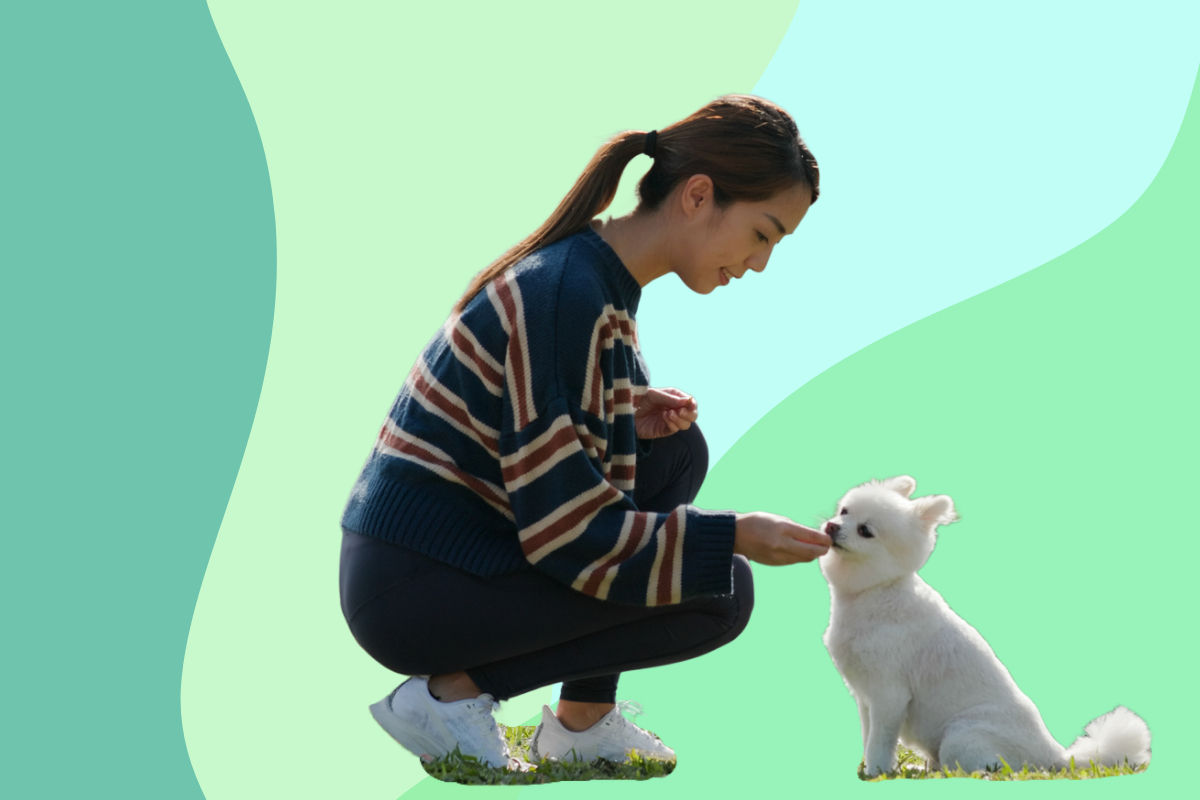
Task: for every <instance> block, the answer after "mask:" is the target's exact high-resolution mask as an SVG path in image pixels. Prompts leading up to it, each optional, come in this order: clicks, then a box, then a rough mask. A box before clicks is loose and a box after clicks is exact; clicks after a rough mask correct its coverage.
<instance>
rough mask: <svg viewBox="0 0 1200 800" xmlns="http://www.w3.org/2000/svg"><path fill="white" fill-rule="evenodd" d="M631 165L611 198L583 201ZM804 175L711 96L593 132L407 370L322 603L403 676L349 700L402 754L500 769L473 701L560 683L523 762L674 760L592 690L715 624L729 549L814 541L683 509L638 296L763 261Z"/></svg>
mask: <svg viewBox="0 0 1200 800" xmlns="http://www.w3.org/2000/svg"><path fill="white" fill-rule="evenodd" d="M641 153H646V154H648V155H650V156H651V157H652V158H653V159H654V163H653V166H652V167H651V168H650V170H649V172H647V173H646V175H645V176H644V177H643V178H642V180H641V181H640V182H639V184H638V195H639V204H638V206H637V209H636V210H635V211H634V212H633V213H631V214H629V215H628V216H625V217H622V218H618V219H611V218H610V219H609V220H608V221H607V222H604V223H601V222H600V221H598V220H594V219H593V218H594V217H595V216H596V215H597V214H599V213H600V212H601V211H602V210H603V209H605V208H606V207H607V206H608V204H609V203H610V202H611V201H612V198H613V195H614V194H615V192H616V189H617V185H618V182H619V181H620V177H621V172H622V171H623V169H624V168H625V165H626V164H628V163H629V161H630V160H632V159H633V158H634V157H635V156H637V155H639V154H641ZM818 188H819V173H818V170H817V163H816V161H815V160H814V159H813V157H812V154H811V153H810V152H809V151H808V149H807V148H806V147H805V145H804V143H803V141H802V140H801V139H800V136H799V134H798V132H797V130H796V126H795V123H794V122H793V121H792V120H791V118H790V117H789V116H788V115H787V114H786V112H784V111H783V110H782V109H780V108H778V107H777V106H775V105H774V104H772V103H770V102H768V101H766V100H762V99H760V98H756V97H752V96H746V95H728V96H725V97H721V98H719V99H717V100H716V101H714V102H712V103H710V104H708V105H707V106H705V107H704V108H702V109H700V110H699V111H697V112H696V113H694V114H692V115H691V116H689V117H687V118H686V119H684V120H681V121H680V122H677V123H675V124H674V125H671V126H670V127H667V128H664V129H663V130H662V131H650V132H649V133H644V132H634V131H628V132H625V133H622V134H618V135H617V136H615V137H614V138H613V139H611V140H610V141H609V142H608V143H606V144H605V145H604V146H603V147H601V149H600V150H599V152H597V154H596V155H595V157H594V158H593V159H592V161H591V163H589V164H588V166H587V169H586V170H585V171H584V173H583V175H582V176H581V177H580V178H579V180H578V181H577V182H576V184H575V186H574V187H572V189H571V191H570V193H569V194H568V195H567V196H566V198H565V199H564V200H563V201H562V203H561V204H560V205H559V207H558V208H557V209H556V210H555V212H554V214H553V215H552V216H551V217H550V219H549V220H547V221H546V222H545V224H543V225H542V226H541V227H540V228H539V229H538V230H537V231H535V232H534V233H533V234H532V235H531V236H530V237H529V238H527V239H525V240H524V241H522V242H521V243H519V244H518V245H516V246H515V247H514V248H512V249H511V250H510V251H509V252H507V253H506V254H505V255H504V256H502V257H501V258H500V259H499V260H497V261H496V262H495V263H494V264H492V265H491V266H490V267H488V268H487V269H486V270H484V271H483V272H481V273H480V274H479V275H478V276H476V278H475V279H474V281H473V282H472V284H471V285H470V287H469V288H468V289H467V292H466V293H465V294H464V296H463V298H462V299H461V300H460V302H459V303H458V305H457V306H456V308H455V309H454V312H453V313H452V314H451V316H450V318H449V319H448V320H447V322H446V323H445V325H444V326H443V327H442V329H441V330H440V331H439V332H438V333H437V334H436V335H435V337H434V338H433V340H432V341H431V342H430V343H429V345H428V346H427V347H426V349H425V351H424V353H423V354H422V355H421V357H420V358H419V359H418V361H417V363H416V365H415V366H414V367H413V369H412V371H411V372H410V373H409V376H408V379H407V380H406V382H405V384H404V387H403V388H402V389H401V391H400V395H399V397H398V398H397V400H396V402H395V404H394V405H393V407H392V410H391V413H390V414H389V416H388V419H387V420H386V421H385V423H384V426H383V429H382V430H381V431H380V435H379V439H378V441H377V442H376V445H375V449H374V450H373V452H372V453H371V456H370V458H369V459H368V461H367V463H366V466H365V467H364V469H363V472H362V475H361V477H360V478H359V480H358V483H357V484H356V485H355V487H354V490H353V492H352V494H351V497H350V502H349V505H348V506H347V508H346V512H345V515H344V516H343V519H342V527H343V530H344V533H343V544H342V560H341V595H342V610H343V613H344V614H345V616H346V619H347V621H348V623H349V625H350V628H351V631H352V632H353V634H354V636H355V638H356V639H357V640H358V642H359V643H360V644H361V645H362V646H363V648H364V649H366V650H367V652H368V653H370V654H371V655H372V656H373V657H374V658H375V659H376V660H378V661H379V662H380V663H381V664H383V665H385V666H387V667H388V668H390V669H392V670H394V671H396V672H399V673H401V674H405V675H411V676H413V677H412V678H410V679H409V680H407V681H405V682H404V683H403V684H401V685H400V686H399V687H398V688H397V689H396V690H395V691H394V692H393V693H392V694H390V695H389V696H388V697H386V698H384V699H383V700H381V701H379V702H378V703H376V704H375V705H373V706H372V707H371V711H372V713H373V714H374V716H375V718H376V720H377V721H378V722H379V723H380V724H381V725H382V726H383V727H384V728H385V729H386V730H387V731H388V732H389V733H390V734H391V735H392V736H393V737H394V738H395V739H396V740H397V741H398V742H400V744H402V745H403V746H404V747H406V748H407V749H409V750H410V751H412V752H414V753H415V754H417V755H429V756H440V755H444V754H446V753H448V752H451V751H452V750H453V749H454V748H455V747H457V748H459V749H460V751H461V752H463V753H464V754H469V755H474V756H476V757H478V758H480V759H481V760H483V761H486V762H487V763H489V764H492V765H493V766H509V767H517V766H520V765H517V764H514V763H513V761H512V760H511V759H510V756H509V753H508V750H507V747H506V745H505V742H504V739H503V736H502V735H501V733H500V730H499V728H498V726H497V724H496V722H495V720H494V719H493V717H492V710H493V707H494V704H495V701H496V700H502V699H506V698H508V697H512V696H515V695H518V694H521V693H524V692H527V691H530V690H532V689H534V688H537V687H539V686H546V685H549V684H553V683H558V682H562V684H563V686H562V692H561V699H560V702H559V705H558V709H557V712H556V713H555V712H551V711H550V709H549V708H544V709H543V715H542V724H541V725H539V726H538V729H537V731H536V733H535V736H534V739H533V747H532V749H533V752H534V755H535V757H538V758H564V757H577V758H582V759H586V760H591V759H594V758H598V757H604V758H609V759H617V760H620V759H624V758H625V757H626V755H627V753H628V752H630V751H631V750H636V751H638V752H639V753H640V754H641V755H642V756H644V757H657V758H666V759H673V758H674V752H673V751H671V750H670V748H668V747H667V746H666V745H664V744H663V743H662V742H661V741H659V740H658V739H657V738H656V737H654V736H652V735H650V734H649V733H647V732H646V731H643V730H642V729H641V728H639V727H637V726H636V725H633V724H632V723H631V722H629V721H627V720H626V719H625V718H624V717H622V716H621V715H620V713H619V712H618V711H617V710H616V708H615V700H616V687H617V678H618V676H619V674H620V672H622V671H624V670H628V669H637V668H643V667H649V666H656V665H661V664H668V663H674V662H677V661H681V660H684V659H687V658H692V657H694V656H697V655H700V654H701V653H704V652H708V651H710V650H712V649H714V648H716V647H719V646H720V645H722V644H725V643H726V642H729V641H731V640H732V639H733V638H735V637H736V636H737V635H738V634H739V633H740V632H741V631H742V629H743V628H744V627H745V625H746V622H747V621H748V619H749V614H750V610H751V607H752V605H753V591H752V584H751V573H750V569H749V565H748V563H747V562H746V559H747V558H749V559H751V560H754V561H758V562H761V563H764V564H791V563H796V562H802V561H811V560H813V559H814V558H816V557H818V556H820V555H821V554H822V553H824V552H825V550H826V549H827V548H828V546H829V539H828V537H827V536H826V535H825V534H824V533H822V532H819V531H816V530H813V529H811V528H806V527H804V526H801V525H798V524H796V523H794V522H792V521H791V520H788V519H786V518H784V517H781V516H778V515H774V514H766V513H750V514H734V513H730V512H710V511H703V510H700V509H697V508H694V507H692V506H691V505H689V504H690V503H691V502H692V500H693V499H694V498H695V496H696V494H697V492H698V491H699V488H700V483H701V481H702V480H703V477H704V472H705V470H706V469H707V459H708V456H707V449H706V448H705V445H704V439H703V437H702V436H701V434H700V431H699V428H698V427H697V426H696V425H695V424H694V423H695V420H696V417H697V406H696V402H695V400H694V399H693V398H691V397H690V396H688V395H687V394H685V393H683V392H680V391H678V390H675V389H651V388H648V381H647V378H646V371H645V365H644V364H643V362H642V359H641V355H640V352H639V350H638V344H637V328H636V324H635V314H636V311H637V304H638V299H639V297H640V294H641V288H642V287H643V286H645V285H646V284H648V283H649V282H650V281H652V280H654V279H656V278H658V277H660V276H662V275H665V274H667V273H668V272H673V273H675V274H676V275H678V276H679V278H680V279H682V280H683V282H684V283H685V284H686V285H687V286H688V287H689V288H691V289H692V290H693V291H696V292H699V293H701V294H707V293H708V292H711V291H712V290H713V289H714V288H716V287H717V286H724V285H726V284H728V283H729V282H730V280H732V279H734V278H740V277H742V275H743V274H744V273H745V272H746V270H750V269H753V270H756V271H762V270H763V269H764V268H765V267H766V265H767V260H768V258H769V257H770V255H771V250H772V248H773V247H774V246H775V244H777V243H778V242H779V240H780V239H781V238H782V237H783V236H785V235H787V234H790V233H792V232H793V231H794V230H795V229H796V226H797V225H799V224H800V221H801V219H803V217H804V215H805V213H806V212H807V211H808V208H809V206H810V205H811V204H812V203H813V202H815V201H816V199H817V195H818Z"/></svg>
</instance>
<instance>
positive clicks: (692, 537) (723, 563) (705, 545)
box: [681, 506, 737, 600]
mask: <svg viewBox="0 0 1200 800" xmlns="http://www.w3.org/2000/svg"><path fill="white" fill-rule="evenodd" d="M687 525H688V532H687V536H685V537H684V539H683V586H682V587H681V588H682V591H681V594H682V596H683V599H685V600H686V599H688V598H690V597H695V596H697V595H730V594H733V534H734V530H735V529H736V525H737V515H736V514H734V513H733V512H730V511H703V510H701V509H698V508H694V507H691V506H689V507H688V520H687Z"/></svg>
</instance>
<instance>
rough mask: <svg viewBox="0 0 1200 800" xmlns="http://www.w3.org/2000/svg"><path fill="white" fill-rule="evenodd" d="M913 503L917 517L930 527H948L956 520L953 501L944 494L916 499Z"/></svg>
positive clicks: (956, 515)
mask: <svg viewBox="0 0 1200 800" xmlns="http://www.w3.org/2000/svg"><path fill="white" fill-rule="evenodd" d="M913 502H914V503H916V505H917V516H919V517H920V518H921V519H922V520H923V521H924V522H927V523H929V524H930V525H948V524H949V523H951V522H954V521H955V520H956V519H958V514H957V513H955V511H954V501H953V500H951V499H950V498H949V497H947V496H946V495H944V494H931V495H929V496H928V497H918V498H917V499H916V500H914V501H913Z"/></svg>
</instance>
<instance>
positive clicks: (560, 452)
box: [500, 414, 582, 492]
mask: <svg viewBox="0 0 1200 800" xmlns="http://www.w3.org/2000/svg"><path fill="white" fill-rule="evenodd" d="M570 427H573V426H572V424H571V418H570V417H568V416H567V415H566V414H560V415H559V416H558V417H556V418H555V420H554V423H553V424H552V425H551V426H550V430H548V431H546V432H545V433H543V434H542V435H541V436H538V437H537V438H536V439H534V440H533V441H532V442H530V443H529V444H527V445H525V446H524V447H522V448H521V449H520V450H517V451H516V452H515V453H511V454H506V455H504V456H502V457H501V459H500V467H501V469H507V468H508V467H511V466H515V465H518V464H520V463H521V462H522V461H524V460H525V459H527V458H529V457H530V456H532V455H533V453H535V452H536V451H537V449H538V448H539V447H542V446H543V445H545V444H546V443H547V442H548V441H550V439H551V438H553V437H554V436H555V435H556V434H557V433H558V432H559V431H561V430H562V429H563V428H570ZM581 449H582V448H581V446H580V443H579V440H578V439H577V438H575V437H574V436H572V437H571V438H570V440H568V441H566V442H564V443H563V445H562V446H561V447H559V448H558V449H557V450H555V451H553V452H552V453H550V455H548V456H546V457H545V460H543V461H542V462H540V463H539V464H538V465H537V466H536V467H534V468H533V469H531V470H529V471H528V472H526V473H525V474H524V475H521V476H519V477H517V478H514V479H513V480H512V481H510V482H507V483H506V486H507V487H508V490H509V491H510V492H515V491H516V490H517V489H520V488H521V487H523V486H525V485H526V484H529V483H532V482H533V481H535V480H537V479H538V478H540V477H541V476H543V475H545V474H546V473H547V472H549V471H550V470H551V469H553V468H554V467H555V466H556V465H557V464H558V463H559V462H560V461H562V460H563V459H564V458H567V457H569V456H571V455H573V454H575V453H577V452H579V451H580V450H581Z"/></svg>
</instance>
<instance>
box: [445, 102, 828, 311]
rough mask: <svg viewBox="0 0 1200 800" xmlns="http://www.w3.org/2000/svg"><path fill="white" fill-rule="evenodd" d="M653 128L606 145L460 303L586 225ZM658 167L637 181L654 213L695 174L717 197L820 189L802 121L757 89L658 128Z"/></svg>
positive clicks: (725, 201) (644, 206)
mask: <svg viewBox="0 0 1200 800" xmlns="http://www.w3.org/2000/svg"><path fill="white" fill-rule="evenodd" d="M648 135H649V134H648V133H647V132H644V131H624V132H623V133H619V134H617V135H616V136H614V137H613V138H612V139H610V140H608V141H607V142H605V143H604V145H603V146H601V148H600V149H599V150H598V151H597V152H596V155H594V156H592V160H591V161H590V162H588V165H587V167H586V168H584V170H583V174H582V175H580V176H579V179H578V180H576V181H575V185H574V186H572V187H571V191H569V192H567V196H566V197H564V198H563V199H562V202H561V203H559V204H558V208H556V209H554V213H553V214H551V215H550V218H549V219H547V220H546V221H545V222H543V223H542V225H541V227H539V228H538V229H537V230H536V231H534V232H533V233H532V234H530V235H529V236H528V237H526V238H525V239H523V240H522V241H520V242H518V243H517V244H516V245H514V246H513V247H512V248H510V249H509V250H508V251H507V252H505V253H504V255H502V256H500V258H498V259H496V260H495V261H493V262H492V263H491V265H489V266H488V267H487V268H486V269H484V270H483V271H482V272H480V273H479V274H478V275H476V276H475V277H474V279H472V281H471V284H470V286H468V287H467V291H466V293H465V294H463V296H462V298H461V299H459V301H458V304H457V305H456V306H455V310H456V311H460V312H461V311H462V310H463V308H465V307H466V305H467V303H468V302H470V300H471V298H473V297H474V296H475V295H476V294H478V293H479V291H480V290H481V289H483V287H485V286H486V285H487V284H488V283H490V282H491V281H492V280H493V279H494V278H496V276H498V275H500V274H501V273H503V272H504V271H505V270H507V269H508V268H509V267H511V266H513V265H514V264H516V263H517V262H518V261H520V260H521V259H523V258H525V256H527V255H529V254H530V253H532V252H534V251H535V250H539V249H541V248H543V247H545V246H547V245H550V244H553V243H554V242H557V241H559V240H560V239H565V238H566V237H568V236H571V235H572V234H575V233H578V232H579V231H581V230H583V229H584V228H585V227H587V225H588V223H589V222H590V221H591V220H592V218H593V217H595V216H596V215H597V214H599V213H600V212H602V211H603V210H604V209H606V208H608V206H609V204H610V203H612V201H613V197H615V196H616V193H617V187H618V185H619V184H620V182H621V173H622V172H624V171H625V166H626V165H627V164H628V163H629V162H630V161H632V160H633V159H634V158H635V157H636V156H638V155H640V154H641V153H642V152H643V148H645V147H646V142H647V137H648ZM654 139H655V141H654V142H653V152H654V165H653V166H652V167H651V168H650V170H649V171H648V172H647V173H646V174H645V175H644V176H643V177H642V179H641V180H640V181H639V182H638V185H637V193H638V206H637V209H636V210H637V211H652V210H654V209H655V208H657V207H658V206H659V205H661V204H662V201H663V200H664V199H666V197H667V195H669V194H670V193H671V190H672V189H674V188H675V186H676V185H677V184H678V183H679V182H680V181H681V180H685V179H687V178H688V177H690V176H692V175H701V174H703V175H708V176H709V178H711V179H712V181H713V201H714V202H715V203H716V205H717V206H719V207H721V208H724V207H727V206H728V205H730V204H731V203H733V202H735V201H738V200H746V201H755V200H765V199H767V198H769V197H771V196H773V195H774V194H776V193H777V192H780V191H783V190H784V189H788V188H790V187H792V186H793V185H795V184H797V183H802V184H804V185H806V186H808V187H809V188H810V189H811V190H812V201H813V202H814V203H815V202H816V201H817V196H818V195H819V194H820V171H819V170H818V168H817V161H816V159H815V158H813V155H812V153H811V152H809V150H808V147H807V146H806V145H805V144H804V141H803V140H802V139H801V138H800V134H799V131H798V130H797V128H796V123H795V122H793V121H792V118H791V117H790V116H788V114H787V112H786V111H784V110H783V109H782V108H780V107H779V106H777V105H775V104H774V103H772V102H770V101H769V100H764V99H763V98H761V97H755V96H753V95H737V94H734V95H725V96H723V97H719V98H717V99H716V100H714V101H713V102H711V103H709V104H708V105H706V106H704V108H701V109H700V110H699V111H697V112H695V113H694V114H692V115H691V116H689V117H687V118H685V119H683V120H680V121H679V122H676V123H675V124H673V125H670V126H668V127H666V128H663V129H661V130H659V131H657V132H655V137H654Z"/></svg>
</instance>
